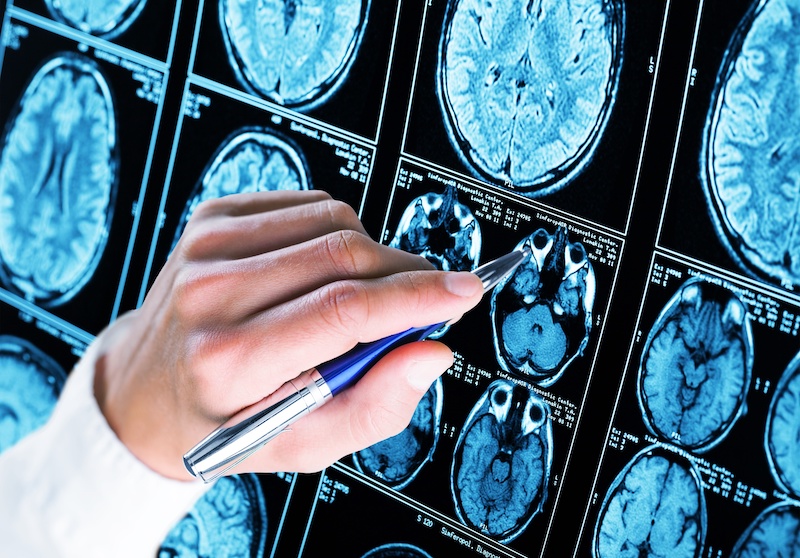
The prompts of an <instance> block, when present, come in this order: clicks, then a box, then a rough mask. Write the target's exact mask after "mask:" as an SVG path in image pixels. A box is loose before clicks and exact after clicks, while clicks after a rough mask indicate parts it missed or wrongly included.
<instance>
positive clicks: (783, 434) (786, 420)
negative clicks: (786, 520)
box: [765, 357, 800, 498]
mask: <svg viewBox="0 0 800 558" xmlns="http://www.w3.org/2000/svg"><path fill="white" fill-rule="evenodd" d="M798 440H800V357H795V358H794V359H793V360H792V362H791V363H790V364H789V366H788V368H787V369H786V371H785V372H784V373H783V376H782V377H781V379H780V381H779V382H778V385H777V386H776V387H775V393H774V395H773V396H772V402H771V403H770V406H769V414H768V415H767V428H766V436H765V443H766V449H767V459H768V461H769V466H770V470H771V471H772V476H773V477H774V478H775V482H776V483H778V486H780V488H781V490H784V491H785V492H787V493H789V494H793V495H794V496H795V497H797V498H800V444H799V443H798Z"/></svg>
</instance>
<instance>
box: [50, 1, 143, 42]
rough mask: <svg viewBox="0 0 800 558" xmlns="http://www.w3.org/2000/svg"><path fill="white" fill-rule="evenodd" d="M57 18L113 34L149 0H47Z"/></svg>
mask: <svg viewBox="0 0 800 558" xmlns="http://www.w3.org/2000/svg"><path fill="white" fill-rule="evenodd" d="M45 2H46V3H47V9H48V10H50V13H51V14H53V16H54V17H55V18H56V19H59V20H61V21H63V22H64V23H66V24H68V25H71V26H72V27H75V28H77V29H80V30H81V31H84V32H86V33H91V34H93V35H102V36H105V37H113V36H115V35H117V34H119V33H121V32H122V31H124V30H125V29H127V28H128V26H129V25H130V24H131V23H132V22H133V20H135V19H136V18H137V17H138V15H139V13H140V12H141V11H142V9H143V8H144V5H145V4H146V3H147V0H110V1H109V0H45Z"/></svg>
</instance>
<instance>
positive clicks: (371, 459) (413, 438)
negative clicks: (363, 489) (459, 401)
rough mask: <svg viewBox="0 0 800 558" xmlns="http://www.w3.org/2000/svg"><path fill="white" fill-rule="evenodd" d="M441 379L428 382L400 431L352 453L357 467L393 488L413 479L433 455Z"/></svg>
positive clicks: (440, 406) (439, 408)
mask: <svg viewBox="0 0 800 558" xmlns="http://www.w3.org/2000/svg"><path fill="white" fill-rule="evenodd" d="M443 397H444V395H443V392H442V380H441V378H437V380H436V381H435V382H434V383H433V384H432V385H431V387H430V388H429V389H428V391H427V392H426V393H425V395H424V396H423V397H422V400H421V401H420V402H419V404H418V405H417V408H416V409H415V410H414V415H413V416H412V417H411V422H410V423H409V425H408V426H407V427H406V428H405V430H403V431H402V432H401V433H400V434H398V435H396V436H392V437H391V438H387V439H386V440H383V441H381V442H378V443H377V444H374V445H372V446H370V447H368V448H366V449H363V450H361V451H359V452H356V453H354V454H353V461H354V462H355V465H356V468H357V469H358V470H359V471H360V472H362V473H363V474H365V475H368V476H370V477H373V478H376V479H380V480H381V481H382V482H384V483H386V484H388V485H389V486H391V487H392V488H394V489H396V490H402V489H403V488H405V487H406V486H407V485H408V483H410V482H411V481H412V480H414V479H415V478H416V476H417V474H419V472H420V470H422V467H423V466H424V465H425V464H426V463H427V462H428V461H430V460H431V459H432V458H433V452H434V450H435V449H436V444H437V442H438V441H439V425H440V423H441V419H442V399H443Z"/></svg>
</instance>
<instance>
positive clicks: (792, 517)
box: [731, 503, 800, 558]
mask: <svg viewBox="0 0 800 558" xmlns="http://www.w3.org/2000/svg"><path fill="white" fill-rule="evenodd" d="M765 556H786V557H787V558H788V557H790V556H791V557H794V556H800V507H798V506H797V505H793V504H788V503H781V504H775V505H773V506H770V507H769V508H767V509H766V510H764V511H763V512H761V514H759V516H758V517H756V519H755V520H754V521H753V523H752V524H751V525H750V526H749V527H748V528H747V530H746V531H745V532H744V533H743V534H742V536H741V537H740V538H739V540H738V541H737V543H736V546H735V547H734V548H733V552H731V558H764V557H765Z"/></svg>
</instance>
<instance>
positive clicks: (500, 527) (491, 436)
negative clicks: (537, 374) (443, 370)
mask: <svg viewBox="0 0 800 558" xmlns="http://www.w3.org/2000/svg"><path fill="white" fill-rule="evenodd" d="M552 460H553V435H552V428H551V425H550V409H549V407H548V405H547V403H545V402H544V401H543V400H542V399H541V398H540V397H539V396H538V395H536V394H535V393H533V392H532V391H530V390H528V389H526V388H524V387H522V386H520V385H517V384H515V383H512V382H510V381H508V380H497V381H495V382H493V383H492V384H490V385H489V387H488V388H487V390H486V392H485V393H484V394H483V395H482V396H481V398H480V399H479V400H478V402H477V403H476V404H475V406H474V407H473V408H472V411H471V412H470V414H469V416H468V417H467V420H466V422H465V423H464V426H463V427H462V429H461V433H460V434H459V436H458V441H457V442H456V448H455V452H454V455H453V465H452V472H451V479H450V488H451V491H452V496H453V501H454V503H455V507H456V513H457V515H458V519H459V520H460V521H461V522H462V523H464V525H466V526H468V527H471V528H473V529H476V530H478V531H480V532H482V533H483V534H485V535H488V536H490V537H492V538H494V539H496V540H498V541H500V542H508V541H511V540H513V539H515V538H516V537H518V536H519V534H520V533H522V532H523V531H524V530H525V529H526V528H527V527H528V525H529V524H530V522H531V520H532V519H533V518H534V517H535V516H536V515H538V514H539V513H541V511H542V509H543V508H544V503H545V501H546V499H547V485H548V483H549V481H550V467H551V464H552Z"/></svg>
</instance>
